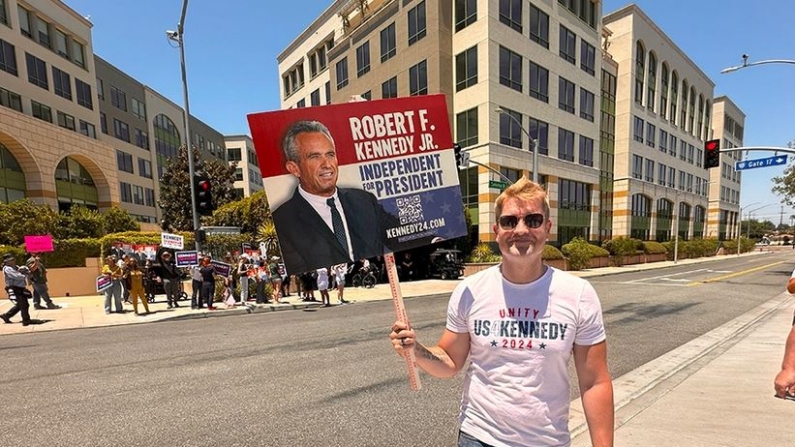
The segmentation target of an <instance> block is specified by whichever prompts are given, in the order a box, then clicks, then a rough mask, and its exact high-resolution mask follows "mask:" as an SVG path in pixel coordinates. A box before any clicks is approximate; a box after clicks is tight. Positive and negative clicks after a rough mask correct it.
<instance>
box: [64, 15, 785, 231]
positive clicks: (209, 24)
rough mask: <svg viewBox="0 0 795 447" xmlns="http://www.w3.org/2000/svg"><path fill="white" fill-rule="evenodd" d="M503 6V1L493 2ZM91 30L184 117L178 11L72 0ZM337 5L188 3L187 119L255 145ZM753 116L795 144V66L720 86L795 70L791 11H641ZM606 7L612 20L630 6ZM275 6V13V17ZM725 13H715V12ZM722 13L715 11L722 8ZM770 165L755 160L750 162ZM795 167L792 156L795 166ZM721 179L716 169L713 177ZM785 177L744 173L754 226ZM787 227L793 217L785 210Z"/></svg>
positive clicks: (776, 200) (777, 142) (773, 137)
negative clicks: (286, 82)
mask: <svg viewBox="0 0 795 447" xmlns="http://www.w3.org/2000/svg"><path fill="white" fill-rule="evenodd" d="M495 1H496V0H495ZM64 3H66V4H67V5H69V6H70V7H71V8H72V9H74V10H75V11H77V12H78V13H79V14H81V15H83V16H89V17H90V21H91V22H92V23H93V25H94V26H93V32H92V35H93V44H94V52H95V53H96V54H98V55H99V56H101V57H102V58H103V59H105V60H107V61H108V62H110V63H111V64H113V65H115V66H116V67H118V68H119V69H121V70H122V71H124V72H125V73H127V74H129V75H130V76H132V77H133V78H135V79H137V80H138V81H139V82H141V83H143V84H146V85H148V86H149V87H151V88H153V89H154V90H156V91H158V92H159V93H160V94H162V95H164V96H166V97H167V98H169V99H171V100H172V101H173V102H174V103H176V104H178V105H180V106H181V105H183V99H182V82H181V76H180V63H179V50H178V49H177V48H174V47H173V46H172V45H170V42H169V41H168V40H167V39H166V33H165V32H166V30H174V29H176V27H177V23H178V22H179V19H180V14H181V11H182V0H113V1H107V0H65V1H64ZM332 3H333V0H291V1H290V2H284V3H282V2H273V1H266V0H251V1H249V0H234V1H228V2H215V1H196V0H194V1H192V2H190V3H189V5H188V13H187V18H186V19H185V33H184V42H185V60H186V67H187V76H188V87H189V101H190V111H191V114H192V115H193V116H196V117H197V118H199V119H201V120H202V121H204V122H205V123H206V124H208V125H210V126H211V127H213V128H215V129H216V130H218V131H220V132H221V133H223V134H227V135H228V134H250V131H249V129H248V123H247V121H246V115H247V114H249V113H252V112H259V111H265V110H274V109H278V108H279V87H280V81H279V73H278V65H277V61H276V58H277V56H278V55H279V53H280V52H281V51H282V50H284V49H285V48H286V47H287V45H288V44H289V43H290V42H292V41H293V40H294V39H295V38H296V37H297V36H298V35H299V34H300V33H301V32H302V31H304V30H305V29H306V28H307V27H308V26H309V25H310V24H311V22H312V20H314V19H315V18H316V17H318V16H319V15H320V14H321V13H322V12H323V11H325V10H326V9H327V8H328V7H329V6H330V5H331V4H332ZM635 3H636V4H637V5H638V6H639V7H640V8H641V9H642V10H643V11H644V12H645V13H646V14H647V15H648V16H649V17H650V18H651V19H652V20H653V21H654V22H655V23H656V24H657V25H658V26H659V27H660V29H662V30H663V32H665V33H666V34H667V35H668V37H669V38H670V39H671V40H673V41H674V42H675V43H676V44H677V45H678V46H679V48H680V49H681V50H682V51H683V52H684V53H685V54H687V55H688V57H689V58H690V59H691V60H692V61H693V62H694V63H696V64H697V65H698V66H699V67H700V68H701V70H702V71H703V72H704V73H706V74H707V76H709V77H710V78H711V79H712V81H713V82H714V83H715V90H714V95H715V97H717V96H721V95H727V96H728V97H729V98H731V100H732V101H733V102H734V103H735V104H737V105H738V106H739V107H740V109H741V110H742V111H743V112H744V113H745V114H746V122H745V139H744V143H745V146H775V147H785V146H786V145H787V142H789V141H793V140H795V126H793V125H792V124H793V121H794V120H793V118H795V65H790V64H771V65H762V66H756V67H750V68H745V69H742V70H739V71H736V72H734V73H730V74H721V73H720V71H721V70H722V69H724V68H726V67H730V66H734V65H738V64H740V63H741V62H742V59H741V56H742V54H744V53H745V54H748V55H749V56H750V57H749V59H748V61H749V62H754V61H761V60H767V59H787V60H790V59H792V60H795V27H793V26H792V23H791V21H792V19H791V18H792V17H793V16H795V2H782V1H780V0H755V1H753V2H752V1H750V0H722V1H720V2H717V1H708V2H707V1H693V0H637V1H636V2H635ZM627 4H628V2H626V1H618V0H604V5H603V13H605V14H607V13H610V12H612V11H615V10H617V9H620V8H621V7H623V6H625V5H627ZM277 5H278V6H277ZM718 5H719V6H718ZM716 6H717V7H716ZM769 156H773V153H770V152H751V153H750V154H749V158H750V159H755V158H765V157H769ZM793 159H795V156H790V160H793ZM716 169H717V168H716ZM783 171H784V167H783V166H779V167H771V168H759V169H752V170H747V171H744V172H745V173H744V174H743V182H742V190H741V192H740V204H741V205H742V206H743V208H744V210H743V218H744V219H745V218H746V212H747V211H748V210H753V209H755V208H759V207H762V208H760V209H758V210H757V211H755V212H754V213H753V216H752V217H753V218H755V219H756V218H759V219H768V220H771V221H772V222H773V223H775V224H778V223H779V222H780V221H782V217H781V216H782V215H781V211H782V209H781V205H780V202H781V197H779V196H777V195H775V194H773V193H772V192H771V187H772V186H773V183H772V181H771V179H772V178H773V177H775V176H779V175H781V174H782V173H783ZM783 211H784V214H783V222H784V223H790V216H792V215H795V209H793V208H792V207H789V206H785V207H784V210H783Z"/></svg>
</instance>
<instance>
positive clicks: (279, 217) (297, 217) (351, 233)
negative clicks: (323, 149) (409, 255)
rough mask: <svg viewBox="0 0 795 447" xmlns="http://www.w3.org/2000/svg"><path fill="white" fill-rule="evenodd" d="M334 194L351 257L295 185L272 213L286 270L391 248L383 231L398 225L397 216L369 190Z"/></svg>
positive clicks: (301, 269) (305, 268)
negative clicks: (383, 205) (344, 226)
mask: <svg viewBox="0 0 795 447" xmlns="http://www.w3.org/2000/svg"><path fill="white" fill-rule="evenodd" d="M337 196H338V197H339V201H340V203H341V205H342V209H343V211H344V214H345V219H346V222H347V224H348V234H347V237H348V239H349V241H350V242H351V246H352V247H353V257H354V259H350V256H349V253H348V251H347V249H344V248H343V247H342V246H341V245H340V244H339V242H337V239H336V237H335V236H334V232H333V231H332V230H331V229H330V228H329V226H328V225H327V224H326V222H325V221H323V218H322V217H320V215H318V213H317V212H316V211H315V209H314V208H312V205H310V204H309V202H307V201H306V200H305V199H304V198H303V197H302V196H301V194H300V193H299V192H298V188H297V187H296V189H295V192H294V193H293V196H292V198H290V200H288V201H286V202H284V203H283V204H282V205H281V206H280V207H279V208H278V209H276V210H275V211H274V212H273V222H274V224H275V225H276V233H277V235H278V238H279V245H281V248H282V255H283V257H284V263H285V266H286V268H287V272H288V273H290V274H298V273H302V272H306V271H309V270H315V269H318V268H322V267H326V268H328V267H329V266H331V265H336V264H342V263H346V262H351V261H355V260H358V259H362V258H369V257H373V256H376V255H381V254H384V253H387V252H390V251H392V249H391V248H390V245H391V243H390V241H389V240H388V239H387V237H386V230H387V229H388V228H393V227H398V226H399V225H400V222H399V221H398V219H397V218H396V217H395V216H393V215H392V214H390V213H389V212H387V211H386V210H384V208H383V207H382V206H381V204H379V203H378V200H377V199H376V198H375V196H374V195H372V194H371V193H369V192H366V191H363V190H361V189H350V188H337Z"/></svg>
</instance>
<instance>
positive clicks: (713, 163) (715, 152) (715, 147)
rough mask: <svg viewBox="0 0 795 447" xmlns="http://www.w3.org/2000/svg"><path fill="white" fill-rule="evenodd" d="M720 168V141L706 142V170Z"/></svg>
mask: <svg viewBox="0 0 795 447" xmlns="http://www.w3.org/2000/svg"><path fill="white" fill-rule="evenodd" d="M718 166H720V140H709V141H706V142H704V168H705V169H709V168H717V167H718Z"/></svg>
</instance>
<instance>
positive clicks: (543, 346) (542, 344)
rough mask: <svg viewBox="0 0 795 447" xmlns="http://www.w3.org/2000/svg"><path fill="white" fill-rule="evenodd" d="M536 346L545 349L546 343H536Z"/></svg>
mask: <svg viewBox="0 0 795 447" xmlns="http://www.w3.org/2000/svg"><path fill="white" fill-rule="evenodd" d="M538 347H539V348H541V349H547V345H546V343H541V344H540V345H538Z"/></svg>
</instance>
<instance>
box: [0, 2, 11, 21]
mask: <svg viewBox="0 0 795 447" xmlns="http://www.w3.org/2000/svg"><path fill="white" fill-rule="evenodd" d="M0 23H2V24H4V25H8V24H9V23H8V11H7V10H6V1H5V0H0Z"/></svg>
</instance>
